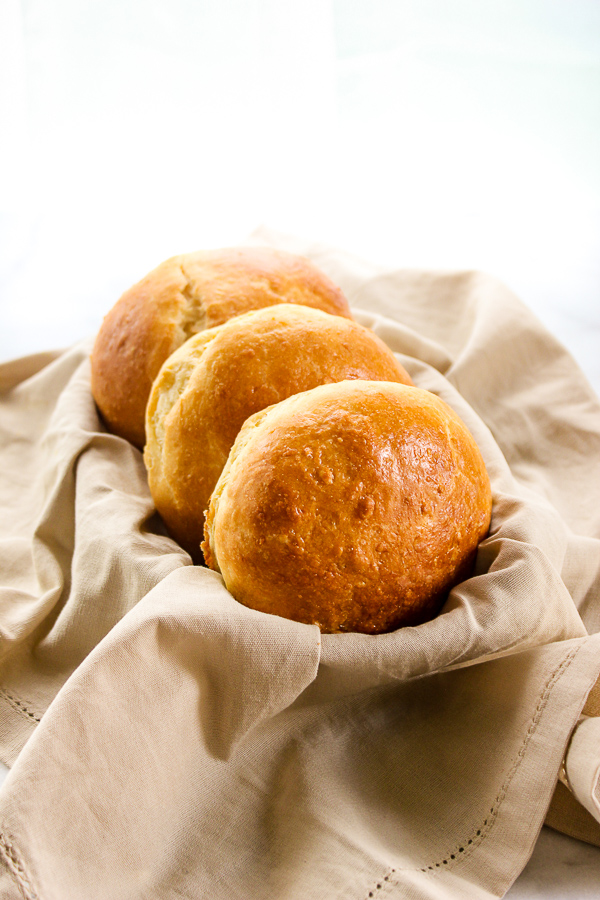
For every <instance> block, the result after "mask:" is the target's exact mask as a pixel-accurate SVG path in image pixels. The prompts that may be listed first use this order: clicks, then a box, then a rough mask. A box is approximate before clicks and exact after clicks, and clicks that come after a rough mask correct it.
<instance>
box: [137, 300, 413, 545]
mask: <svg viewBox="0 0 600 900" xmlns="http://www.w3.org/2000/svg"><path fill="white" fill-rule="evenodd" d="M344 379H363V380H378V381H386V382H399V383H404V384H409V385H410V384H412V381H411V379H410V376H409V375H408V373H407V372H406V371H405V370H404V368H403V367H402V366H401V365H400V363H399V362H398V361H397V360H396V358H395V356H394V354H393V353H392V352H391V350H389V349H388V347H387V346H386V345H385V344H384V343H383V341H381V340H380V339H379V338H378V337H376V335H374V334H373V332H372V331H370V330H369V329H367V328H364V327H363V326H362V325H359V324H358V323H356V322H353V321H351V320H349V319H345V318H341V317H340V316H332V315H329V314H328V313H324V312H321V311H320V310H316V309H310V308H308V307H305V306H296V305H291V304H280V305H278V306H272V307H269V308H268V309H261V310H255V311H253V312H249V313H245V314H244V315H241V316H237V317H236V318H234V319H230V320H229V321H228V322H226V323H225V324H223V325H220V326H218V327H216V328H211V329H208V330H207V331H203V332H201V333H199V334H197V335H195V336H194V337H192V338H190V339H189V340H188V341H186V343H185V344H183V345H182V346H181V347H180V348H179V349H178V350H177V351H175V353H173V354H172V355H171V356H170V357H169V359H168V360H167V361H166V362H165V363H164V365H163V366H162V368H161V370H160V372H159V374H158V376H157V378H156V380H155V382H154V385H153V387H152V391H151V394H150V399H149V402H148V407H147V415H146V435H147V443H146V447H145V450H144V461H145V463H146V467H147V470H148V483H149V485H150V491H151V493H152V497H153V499H154V502H155V504H156V508H157V509H158V511H159V513H160V514H161V516H162V518H163V519H164V521H165V523H166V525H167V527H168V529H169V531H170V533H171V534H172V536H173V537H174V538H175V539H176V540H177V541H178V542H179V543H180V544H181V545H182V546H183V547H185V549H186V550H188V552H190V554H191V555H192V556H193V557H194V558H195V559H201V558H202V557H201V553H200V544H201V542H202V539H203V529H204V513H205V510H206V509H207V507H208V503H209V500H210V495H211V493H212V491H213V488H214V487H215V485H216V483H217V480H218V478H219V476H220V474H221V471H222V469H223V467H224V465H225V463H226V462H227V457H228V455H229V451H230V449H231V446H232V444H233V442H234V440H235V438H236V437H237V434H238V431H239V430H240V428H241V427H242V425H243V423H244V422H245V420H246V419H247V418H248V417H249V416H251V415H252V414H254V413H256V412H258V411H259V410H262V409H264V408H265V407H266V406H270V405H272V404H274V403H278V402H279V401H281V400H284V399H285V398H286V397H289V396H291V395H292V394H297V393H299V392H301V391H308V390H310V389H311V388H314V387H316V386H317V385H320V384H325V383H328V382H337V381H342V380H344Z"/></svg>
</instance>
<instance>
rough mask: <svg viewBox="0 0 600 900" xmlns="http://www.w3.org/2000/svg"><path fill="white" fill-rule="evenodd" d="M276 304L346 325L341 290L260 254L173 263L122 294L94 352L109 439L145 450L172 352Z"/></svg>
mask: <svg viewBox="0 0 600 900" xmlns="http://www.w3.org/2000/svg"><path fill="white" fill-rule="evenodd" d="M279 303H301V304H303V305H304V306H311V307H314V308H316V309H322V310H324V311H325V312H328V313H331V314H332V315H338V316H344V317H346V318H351V314H350V308H349V306H348V302H347V300H346V298H345V297H344V295H343V294H342V292H341V290H340V289H339V288H338V287H336V285H335V284H333V282H332V281H330V280H329V278H327V276H326V275H325V274H324V273H323V272H321V271H320V270H319V269H318V268H317V267H316V266H315V265H313V263H311V262H310V261H309V260H308V259H305V258H304V257H301V256H295V255H293V254H291V253H285V252H282V251H280V250H274V249H271V248H265V247H237V248H236V247H234V248H226V249H222V250H204V251H199V252H197V253H188V254H184V255H181V256H174V257H172V258H171V259H168V260H167V261H166V262H164V263H162V264H161V265H160V266H158V268H156V269H154V270H153V271H152V272H150V274H149V275H147V276H146V277H145V278H143V279H142V280H141V281H140V282H139V283H138V284H136V285H134V286H133V287H132V288H130V289H129V290H128V291H126V292H125V294H123V296H122V297H121V298H120V300H118V301H117V303H116V304H115V306H113V308H112V309H111V310H110V312H109V313H108V315H107V316H105V318H104V321H103V322H102V325H101V327H100V330H99V332H98V335H97V337H96V341H95V344H94V348H93V351H92V358H91V362H92V394H93V396H94V399H95V401H96V404H97V406H98V409H99V410H100V413H101V414H102V417H103V419H104V421H105V423H106V426H107V428H108V429H109V431H112V432H113V433H114V434H118V435H120V436H121V437H124V438H126V439H127V440H128V441H131V443H133V444H135V445H136V446H138V447H139V448H140V449H141V448H142V447H143V446H144V443H145V435H144V416H145V411H146V403H147V402H148V396H149V394H150V389H151V387H152V382H153V381H154V379H155V378H156V376H157V375H158V371H159V369H160V367H161V365H162V364H163V362H164V361H165V360H166V359H167V357H168V356H170V355H171V353H173V351H174V350H176V349H177V347H179V346H181V344H183V342H184V341H186V340H187V339H188V338H190V337H191V336H192V335H193V334H197V333H198V332H199V331H203V330H204V329H205V328H213V327H214V326H215V325H221V324H222V323H223V322H226V321H227V320H228V319H231V318H232V317H233V316H238V315H240V314H241V313H245V312H248V310H251V309H260V308H261V307H265V306H273V305H274V304H279Z"/></svg>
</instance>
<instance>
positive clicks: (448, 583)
mask: <svg viewBox="0 0 600 900" xmlns="http://www.w3.org/2000/svg"><path fill="white" fill-rule="evenodd" d="M491 505H492V498H491V489H490V483H489V478H488V475H487V472H486V469H485V465H484V462H483V459H482V457H481V453H480V451H479V449H478V447H477V445H476V443H475V441H474V439H473V437H472V435H471V434H470V432H469V431H468V430H467V428H466V426H465V425H464V424H463V423H462V421H461V420H460V419H459V418H458V416H457V415H456V414H455V413H454V412H453V410H452V409H451V408H450V407H449V406H447V404H445V403H444V402H443V401H442V400H440V399H439V398H438V397H436V396H435V395H433V394H431V393H429V392H428V391H424V390H421V389H419V388H415V387H407V386H404V385H401V384H387V383H380V382H364V381H345V382H341V383H339V384H329V385H325V386H321V387H316V388H314V389H313V390H311V391H309V392H306V393H304V394H299V395H296V396H294V397H291V398H289V399H287V400H285V401H283V402H282V403H279V404H278V405H277V406H274V407H271V408H270V409H269V410H267V411H266V412H263V413H261V414H260V418H257V417H252V418H250V419H249V420H248V421H247V422H246V423H245V424H244V426H243V428H242V429H241V431H240V434H239V435H238V438H237V440H236V442H235V444H234V446H233V449H232V452H231V454H230V457H229V460H228V463H227V465H226V467H225V469H224V471H223V473H222V475H221V478H220V480H219V482H218V484H217V486H216V488H215V491H214V493H213V496H212V499H211V503H210V506H209V510H208V514H207V520H206V525H205V542H204V544H203V549H204V552H205V558H206V561H207V564H208V565H210V566H211V567H212V568H215V569H218V570H219V571H220V572H221V573H222V575H223V578H224V581H225V585H226V587H227V588H228V590H229V591H230V592H231V594H232V595H233V596H234V597H235V598H236V599H237V600H238V601H240V602H241V603H244V604H245V605H247V606H250V607H253V608H255V609H258V610H261V611H263V612H266V613H272V614H276V615H281V616H285V617H287V618H290V619H294V620H296V621H300V622H305V623H308V624H316V625H318V626H319V627H320V628H321V630H322V631H323V632H329V633H335V632H344V631H358V632H363V633H367V634H378V633H382V632H386V631H390V630H393V629H395V628H398V627H401V626H404V625H416V624H420V623H421V622H424V621H426V620H428V619H431V618H433V617H434V616H435V615H436V614H437V613H438V612H439V610H440V608H441V605H442V604H443V602H444V600H445V598H446V596H447V593H448V591H449V590H450V588H451V587H452V586H454V585H455V584H456V583H458V582H459V581H461V580H464V578H466V577H468V575H469V573H470V571H471V569H472V565H473V562H474V558H475V554H476V551H477V546H478V544H479V542H480V541H481V540H482V539H483V537H485V535H486V534H487V531H488V528H489V524H490V516H491Z"/></svg>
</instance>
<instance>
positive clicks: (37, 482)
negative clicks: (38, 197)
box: [0, 231, 600, 900]
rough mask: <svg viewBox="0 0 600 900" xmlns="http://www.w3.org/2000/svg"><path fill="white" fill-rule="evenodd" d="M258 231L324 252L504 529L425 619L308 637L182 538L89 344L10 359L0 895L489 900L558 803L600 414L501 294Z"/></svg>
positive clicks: (598, 655) (578, 758)
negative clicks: (231, 586)
mask: <svg viewBox="0 0 600 900" xmlns="http://www.w3.org/2000/svg"><path fill="white" fill-rule="evenodd" d="M253 241H254V242H256V243H270V244H272V245H274V246H279V247H281V248H282V249H288V250H291V251H293V252H299V253H303V254H305V255H307V256H309V257H311V258H312V259H313V260H314V261H315V262H316V263H317V265H319V266H320V267H321V268H322V269H323V270H324V271H325V272H326V273H327V274H329V275H330V276H331V277H332V278H333V279H334V280H335V281H336V282H337V283H338V284H339V285H340V286H341V287H342V289H343V290H344V291H345V292H346V294H347V296H348V298H349V300H350V302H351V305H352V307H353V311H354V314H355V317H356V318H357V319H358V321H360V322H361V323H363V324H365V325H367V326H368V327H370V328H372V329H373V330H374V331H375V333H376V334H378V335H379V336H380V337H381V338H382V339H383V340H384V341H385V342H386V343H387V344H388V345H389V346H390V347H391V349H392V350H393V351H394V352H395V353H396V354H397V355H398V358H399V360H400V362H401V363H402V364H403V365H404V366H405V368H406V369H407V370H408V371H409V372H410V374H411V376H412V377H413V379H414V381H415V383H416V384H417V385H418V386H420V387H423V388H426V389H428V390H431V391H433V392H435V393H436V394H438V395H439V396H441V397H442V398H443V399H444V400H446V401H447V402H448V403H449V404H450V405H451V406H452V407H453V408H454V409H455V410H456V411H457V412H458V414H459V415H460V416H461V417H462V418H463V420H464V421H465V422H466V424H467V425H468V427H469V428H470V430H471V431H472V433H473V435H474V436H475V438H476V440H477V442H478V444H479V446H480V448H481V451H482V454H483V456H484V459H485V462H486V465H487V468H488V472H489V474H490V479H491V482H492V488H493V496H494V509H493V517H492V525H491V530H490V534H489V536H488V537H487V538H486V539H485V540H484V541H483V543H482V544H481V546H480V549H479V553H478V557H477V561H476V566H475V571H474V573H473V576H472V577H471V578H470V579H468V580H467V581H466V582H464V583H462V584H461V585H459V586H458V587H456V588H455V589H454V590H453V591H452V592H451V593H450V595H449V597H448V601H447V603H446V604H445V606H444V608H443V610H442V612H441V613H440V615H439V616H438V617H437V618H435V619H434V620H433V621H431V622H428V623H425V624H423V625H420V626H418V627H413V628H404V629H399V630H398V631H395V632H393V633H390V634H386V635H379V636H366V635H358V634H345V635H321V634H320V632H319V629H318V628H317V627H316V626H308V625H302V624H299V623H295V622H291V621H288V620H285V619H282V618H279V617H276V616H269V615H266V614H263V613H259V612H256V611H254V610H250V609H246V608H245V607H243V606H241V605H240V604H238V603H237V602H236V601H235V600H234V599H233V598H232V597H231V595H230V594H229V593H228V592H227V591H226V589H225V587H224V585H223V583H222V580H221V577H220V576H219V575H218V574H216V573H214V572H212V571H209V570H207V569H204V568H201V567H197V566H193V565H192V564H191V560H190V558H189V557H188V555H187V554H186V553H185V552H184V551H183V550H182V549H181V548H180V547H178V545H177V544H175V543H174V542H173V541H172V540H171V539H170V538H169V536H168V535H167V533H166V532H165V530H164V528H163V527H162V525H161V522H160V519H159V518H158V516H157V515H156V513H155V510H154V508H153V505H152V501H151V498H150V495H149V491H148V487H147V481H146V476H145V471H144V466H143V461H142V456H141V454H140V453H139V451H138V450H137V449H135V448H134V447H132V446H131V445H129V444H128V443H127V442H125V441H124V440H122V439H120V438H117V437H115V436H113V435H110V434H108V433H107V432H106V431H105V429H104V428H103V426H102V423H101V422H100V420H99V418H98V415H97V412H96V409H95V406H94V403H93V399H92V397H91V394H90V386H89V385H90V368H89V351H90V349H91V341H83V342H82V343H81V344H79V345H77V346H75V347H72V348H70V349H68V350H66V351H64V352H57V353H48V354H42V355H38V356H36V357H30V358H27V359H23V360H17V361H15V362H13V363H8V364H5V365H4V366H2V367H0V389H1V391H2V398H1V407H0V415H1V419H0V441H1V447H0V452H1V457H0V458H1V460H2V465H1V467H0V504H1V506H2V516H1V517H0V560H1V562H0V567H1V568H0V573H1V579H0V641H1V644H0V758H1V759H2V760H3V761H4V762H5V763H6V764H7V765H9V766H11V772H10V774H9V775H8V777H7V779H6V781H5V783H4V785H3V786H2V788H1V789H0V897H1V898H13V897H14V898H22V897H25V898H27V900H31V898H40V900H70V898H73V900H80V898H82V897H85V898H86V900H96V898H97V900H105V898H107V897H110V898H111V900H120V898H123V900H125V898H144V900H159V898H160V900H171V898H173V900H174V898H181V897H190V898H192V897H194V898H195V897H204V896H207V897H208V896H210V897H212V898H223V900H236V898H240V900H242V898H252V900H254V898H257V897H261V898H267V897H273V898H282V900H283V898H285V900H305V898H307V897H319V898H348V900H354V898H356V900H366V898H368V897H376V898H385V897H397V898H419V900H421V898H422V900H425V898H457V900H458V898H461V900H463V898H466V900H468V898H474V900H475V898H477V900H483V898H488V897H500V896H502V895H503V894H504V893H505V892H506V890H507V889H508V888H509V887H510V885H511V884H512V882H513V881H514V880H515V878H516V877H517V876H518V875H519V873H520V872H521V871H522V869H523V867H524V865H525V864H526V862H527V859H528V858H529V856H530V854H531V852H532V849H533V847H534V845H535V841H536V838H537V835H538V833H539V829H540V828H541V826H542V824H543V822H544V819H545V817H546V815H547V813H548V809H549V806H550V804H551V801H552V798H553V794H554V792H555V787H556V782H557V777H558V773H559V770H560V767H561V762H562V759H563V756H564V754H565V751H566V749H567V746H568V745H569V740H570V737H571V734H572V733H573V730H574V728H575V726H576V723H577V722H578V719H579V717H580V715H581V713H582V710H583V709H584V707H585V704H586V699H587V698H588V695H589V694H590V690H591V689H592V687H593V685H594V683H595V682H596V680H597V678H598V675H599V673H600V634H599V632H600V405H599V403H598V399H597V398H596V397H595V395H594V393H593V391H592V389H591V388H590V386H589V385H588V384H587V382H586V380H585V378H584V376H583V375H582V374H581V373H580V372H579V370H578V369H577V366H576V365H575V363H574V362H573V360H572V359H571V358H570V356H569V355H568V354H567V352H566V351H565V350H564V349H563V348H562V347H561V346H560V345H559V344H558V343H557V342H556V341H555V340H554V339H553V338H552V337H551V336H550V335H549V334H548V333H546V331H545V330H544V329H543V327H542V326H541V325H540V324H539V323H538V321H537V320H536V319H535V318H534V317H533V316H532V315H531V314H530V313H529V312H528V311H527V309H526V308H525V307H524V306H523V305H522V304H521V303H520V302H519V301H518V300H517V299H516V298H515V297H514V296H513V295H512V294H511V293H510V291H508V290H507V289H506V288H505V287H504V286H503V285H502V284H500V283H499V282H497V281H496V280H495V279H493V278H491V277H489V276H487V275H483V274H479V273H472V272H466V273H465V272H458V273H454V272H450V273H435V272H424V271H412V270H400V271H392V272H390V271H383V270H380V269H377V268H376V267H373V266H370V265H369V264H366V263H364V262H362V261H359V260H356V259H353V258H351V257H349V256H347V255H345V254H343V253H341V252H338V251H335V250H331V249H329V248H324V247H320V246H311V245H307V244H306V243H303V242H301V241H296V240H294V239H289V238H285V237H282V236H280V235H277V234H273V233H269V232H264V231H263V232H261V233H258V234H257V235H256V236H255V237H254V238H253ZM112 302H114V301H113V300H109V301H108V302H107V307H110V306H111V305H112ZM588 702H589V701H588ZM585 709H586V711H587V712H588V713H589V711H590V708H589V706H588V707H585ZM598 712H600V710H598ZM587 721H588V722H589V721H592V726H593V727H592V726H589V725H586V730H585V732H583V731H582V732H581V733H580V734H579V732H577V731H576V732H575V735H576V736H577V741H575V738H573V748H572V749H573V757H572V762H571V761H570V762H569V766H570V767H571V771H570V772H569V775H570V777H571V778H572V780H573V782H577V784H578V785H580V789H581V790H583V791H585V790H587V791H588V792H589V793H590V794H591V793H593V791H595V790H597V792H598V796H597V797H596V801H594V800H593V797H592V796H590V801H589V805H588V806H587V808H584V805H585V804H584V805H582V804H580V803H577V802H576V801H575V800H573V798H572V795H571V794H569V792H568V791H567V790H566V788H565V789H564V790H565V792H566V793H567V794H568V795H569V802H572V803H573V804H575V807H576V808H577V810H578V815H579V814H580V813H582V814H583V816H584V818H583V821H584V826H583V831H584V833H583V834H581V835H579V836H583V837H584V838H585V839H588V840H594V836H593V833H592V831H593V828H594V827H595V826H597V825H598V823H597V822H596V821H595V818H594V810H595V809H596V806H597V804H598V802H600V788H599V787H598V782H597V781H596V782H594V780H593V779H594V773H596V775H597V772H598V767H599V766H598V764H600V747H596V740H595V735H597V734H598V731H597V730H596V731H594V728H595V722H594V721H593V720H591V719H588V720H587ZM599 721H600V720H599ZM569 752H570V751H569ZM594 754H596V756H597V758H596V757H595V756H594ZM569 760H571V757H569ZM594 760H595V762H594ZM594 765H596V768H595V769H594ZM561 787H562V786H561ZM552 802H554V801H552ZM594 802H595V803H596V806H595V805H594ZM556 815H558V818H559V819H560V815H559V814H558V813H556ZM585 817H587V819H586V818H585ZM588 820H589V821H588ZM551 824H554V825H555V827H560V822H557V821H556V820H555V821H554V823H551ZM586 825H589V826H590V829H592V830H588V832H586V831H585V826H586ZM590 835H591V836H590Z"/></svg>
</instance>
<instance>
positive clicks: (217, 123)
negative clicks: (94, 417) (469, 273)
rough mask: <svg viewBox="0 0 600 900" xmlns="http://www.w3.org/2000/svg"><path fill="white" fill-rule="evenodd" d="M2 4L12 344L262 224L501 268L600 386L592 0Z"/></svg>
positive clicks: (20, 347)
mask: <svg viewBox="0 0 600 900" xmlns="http://www.w3.org/2000/svg"><path fill="white" fill-rule="evenodd" d="M0 10H1V14H0V128H1V129H2V131H1V140H0V173H1V178H2V181H1V183H0V289H1V294H0V302H1V304H2V305H1V325H2V327H1V331H0V358H2V359H6V358H9V357H11V356H14V355H16V354H20V353H22V352H23V353H24V352H29V351H30V350H35V349H47V348H48V347H50V346H52V347H54V346H63V345H65V344H68V343H71V342H72V341H75V340H78V339H79V338H80V337H83V336H87V335H88V334H92V333H93V332H94V331H95V330H96V328H97V327H98V324H99V322H100V320H101V318H102V315H103V314H104V313H105V312H107V311H108V309H109V308H110V307H111V306H112V305H113V303H114V302H115V301H116V299H117V298H118V296H119V295H120V293H121V292H122V291H123V290H124V289H125V288H126V287H128V286H129V285H130V284H131V283H133V282H134V281H137V280H138V278H140V277H141V276H142V275H144V274H145V273H146V272H147V271H148V270H149V269H151V268H153V267H154V266H155V265H157V264H158V263H159V262H161V261H162V260H163V259H165V258H167V257H168V256H170V255H172V254H174V253H180V252H185V251H188V250H195V249H199V248H201V247H215V246H224V245H227V244H232V243H236V242H239V241H241V240H243V239H244V238H245V237H246V236H247V235H248V234H249V233H250V232H251V231H252V230H253V229H254V228H255V227H257V226H259V225H261V224H266V225H268V226H270V227H272V228H275V229H279V230H281V231H284V232H289V233H292V234H296V235H299V236H301V237H306V238H310V239H311V240H313V239H316V240H322V241H326V242H328V243H330V244H333V245H335V246H339V247H341V248H343V249H345V250H348V251H350V252H354V253H356V254H358V255H360V256H363V257H365V258H367V259H369V260H372V261H374V262H381V263H383V264H385V265H390V266H394V267H396V266H427V267H432V268H453V269H454V268H465V267H466V268H478V269H483V270H486V271H488V272H491V273H492V274H494V275H496V276H498V277H499V278H501V279H502V280H503V281H504V282H505V283H507V284H508V285H509V286H510V287H512V288H513V289H514V290H515V291H516V292H517V293H518V294H519V295H520V296H521V298H522V299H523V300H524V301H525V302H527V303H528V304H529V305H530V306H531V307H532V308H534V309H535V310H536V311H537V312H538V314H539V315H540V317H541V318H542V319H543V320H544V321H545V322H546V324H548V325H549V326H550V328H551V329H552V330H553V331H554V332H555V333H557V334H558V335H559V336H560V337H561V338H562V339H563V341H564V342H565V343H566V344H567V345H568V346H569V347H570V348H571V349H572V350H573V352H575V353H576V354H577V356H578V358H579V360H580V362H581V364H582V365H583V367H584V369H585V370H586V372H587V373H588V375H589V376H590V377H591V378H592V379H593V380H594V382H595V384H596V385H599V384H600V362H599V361H598V357H599V356H600V354H599V353H598V350H599V349H600V252H599V251H600V162H599V161H600V2H599V0H452V2H447V0H195V2H194V0H86V2H81V0H0Z"/></svg>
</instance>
